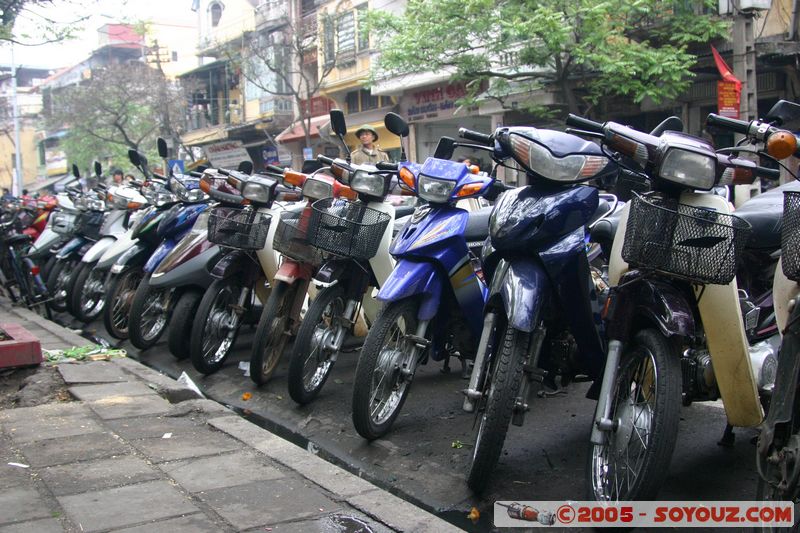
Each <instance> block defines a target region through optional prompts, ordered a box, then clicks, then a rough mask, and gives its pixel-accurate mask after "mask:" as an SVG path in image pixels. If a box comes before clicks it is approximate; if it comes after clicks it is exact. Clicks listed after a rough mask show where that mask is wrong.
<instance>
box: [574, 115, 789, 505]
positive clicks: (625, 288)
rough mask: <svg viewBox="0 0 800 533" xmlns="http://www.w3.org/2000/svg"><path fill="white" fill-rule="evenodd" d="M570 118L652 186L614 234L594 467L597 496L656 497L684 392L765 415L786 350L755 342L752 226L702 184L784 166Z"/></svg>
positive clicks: (733, 411)
mask: <svg viewBox="0 0 800 533" xmlns="http://www.w3.org/2000/svg"><path fill="white" fill-rule="evenodd" d="M567 123H568V124H569V125H570V126H573V127H575V128H579V129H580V130H582V132H583V134H585V135H588V136H592V137H596V138H598V139H600V140H601V141H602V143H603V144H604V145H605V146H606V147H607V148H608V149H610V150H612V151H615V152H619V153H621V154H623V155H625V156H627V157H629V158H632V159H633V160H634V161H636V163H637V165H638V166H637V167H636V168H634V169H632V170H635V171H643V172H645V173H646V174H647V175H648V177H649V178H650V180H651V183H652V185H653V191H654V192H652V193H648V194H645V195H641V196H635V197H634V198H633V200H632V201H631V202H630V204H629V206H630V207H629V208H628V209H627V211H626V212H625V213H624V214H623V215H622V217H621V220H620V223H619V228H618V229H617V233H616V235H615V238H614V244H613V247H612V255H611V261H610V264H609V282H610V284H611V286H612V289H611V291H610V294H609V297H608V301H607V304H606V309H605V316H606V328H607V338H608V345H607V346H608V347H607V359H606V364H605V369H604V371H603V374H602V382H601V387H600V392H599V397H598V403H597V407H596V411H595V415H594V419H593V424H592V435H591V449H590V453H589V462H588V468H587V472H586V475H587V480H588V484H589V496H590V497H591V498H593V499H597V500H632V499H645V500H648V499H654V498H655V496H656V494H657V492H658V489H659V488H660V486H661V484H662V482H663V480H664V478H665V477H666V475H667V472H668V469H669V462H670V460H671V456H672V452H673V449H674V446H675V442H676V439H677V434H678V419H679V415H680V406H681V402H682V401H683V402H684V403H687V404H688V403H691V402H692V401H705V400H716V399H718V398H721V399H722V400H723V402H724V406H725V411H726V415H727V417H728V421H729V424H730V425H731V426H747V427H752V426H755V425H757V424H759V423H760V422H761V420H762V417H763V409H762V403H761V400H762V399H765V398H766V396H767V395H768V392H769V390H770V389H771V387H772V384H773V382H774V377H775V365H776V359H775V353H774V350H773V349H772V348H771V345H770V344H769V343H759V344H755V345H750V344H749V343H748V340H747V336H746V329H745V322H744V320H743V314H745V315H746V314H747V312H748V310H749V309H748V308H747V307H743V306H741V305H740V294H739V291H738V289H737V283H736V279H735V276H736V271H737V266H738V265H739V259H740V257H741V255H742V252H743V250H744V249H745V246H746V243H747V240H748V234H749V232H750V224H748V222H746V221H745V220H744V219H741V218H738V217H736V216H734V215H731V214H730V208H729V204H728V202H727V201H725V200H724V199H723V198H721V197H719V196H716V195H712V194H703V193H698V192H695V191H696V190H701V191H708V190H710V189H711V188H712V187H714V186H715V185H717V184H718V183H736V182H738V181H739V180H741V179H744V178H746V179H749V180H752V179H753V177H754V176H764V177H769V178H773V179H774V178H776V177H777V171H775V170H772V169H767V168H763V167H760V166H758V165H756V164H755V163H753V162H752V161H749V160H745V159H741V158H738V157H736V156H734V155H728V154H727V153H725V152H724V151H722V152H720V153H717V152H715V151H714V149H713V148H712V146H711V145H710V144H709V143H708V142H707V141H705V140H702V139H698V138H694V137H690V136H688V135H684V134H680V133H675V132H665V133H664V134H663V135H662V136H661V137H656V136H653V135H650V134H646V133H642V132H638V131H636V130H634V129H632V128H629V127H626V126H622V125H620V124H617V123H614V122H606V123H605V124H600V123H597V122H594V121H591V120H588V119H584V118H580V117H575V116H573V115H570V117H569V118H568V119H567ZM712 361H713V370H712Z"/></svg>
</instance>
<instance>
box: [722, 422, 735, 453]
mask: <svg viewBox="0 0 800 533" xmlns="http://www.w3.org/2000/svg"><path fill="white" fill-rule="evenodd" d="M735 441H736V434H735V433H734V432H733V426H732V425H730V424H726V425H725V432H724V433H723V434H722V438H721V439H720V440H719V442H717V446H722V447H724V448H733V443H734V442H735Z"/></svg>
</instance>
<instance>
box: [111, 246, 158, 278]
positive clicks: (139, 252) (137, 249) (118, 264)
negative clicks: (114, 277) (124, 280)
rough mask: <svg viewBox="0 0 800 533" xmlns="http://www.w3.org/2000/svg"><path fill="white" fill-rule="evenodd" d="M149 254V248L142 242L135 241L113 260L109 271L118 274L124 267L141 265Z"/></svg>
mask: <svg viewBox="0 0 800 533" xmlns="http://www.w3.org/2000/svg"><path fill="white" fill-rule="evenodd" d="M149 256H150V248H149V247H148V246H147V245H146V244H144V243H141V242H137V243H135V244H134V245H133V246H131V247H130V248H129V249H128V251H127V252H125V253H123V254H122V255H121V256H119V257H118V258H117V260H116V261H114V266H112V267H111V273H112V274H119V273H120V272H122V271H123V270H125V269H126V268H130V267H135V266H141V265H143V264H144V263H145V262H146V261H147V258H148V257H149Z"/></svg>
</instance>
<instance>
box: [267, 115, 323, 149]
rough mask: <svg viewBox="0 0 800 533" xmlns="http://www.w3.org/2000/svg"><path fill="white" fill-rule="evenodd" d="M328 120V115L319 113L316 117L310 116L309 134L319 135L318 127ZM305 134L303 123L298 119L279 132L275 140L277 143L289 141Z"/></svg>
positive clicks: (300, 137) (299, 138)
mask: <svg viewBox="0 0 800 533" xmlns="http://www.w3.org/2000/svg"><path fill="white" fill-rule="evenodd" d="M328 122H330V116H328V115H320V116H318V117H312V118H311V128H310V130H309V134H310V135H311V137H319V129H320V128H321V127H323V126H325V124H327V123H328ZM305 136H306V134H305V132H304V131H303V125H302V124H301V123H300V121H297V122H296V123H295V124H294V125H293V126H289V127H288V128H286V129H285V130H283V131H282V132H280V133H279V134H278V135H277V136H276V137H275V140H276V141H277V142H279V143H290V142H295V141H299V140H301V139H304V138H305Z"/></svg>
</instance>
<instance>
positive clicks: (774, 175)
mask: <svg viewBox="0 0 800 533" xmlns="http://www.w3.org/2000/svg"><path fill="white" fill-rule="evenodd" d="M753 172H754V173H755V175H756V176H758V177H760V178H767V179H770V180H777V179H780V177H781V171H780V170H777V169H774V168H767V167H755V168H754V169H753Z"/></svg>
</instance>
